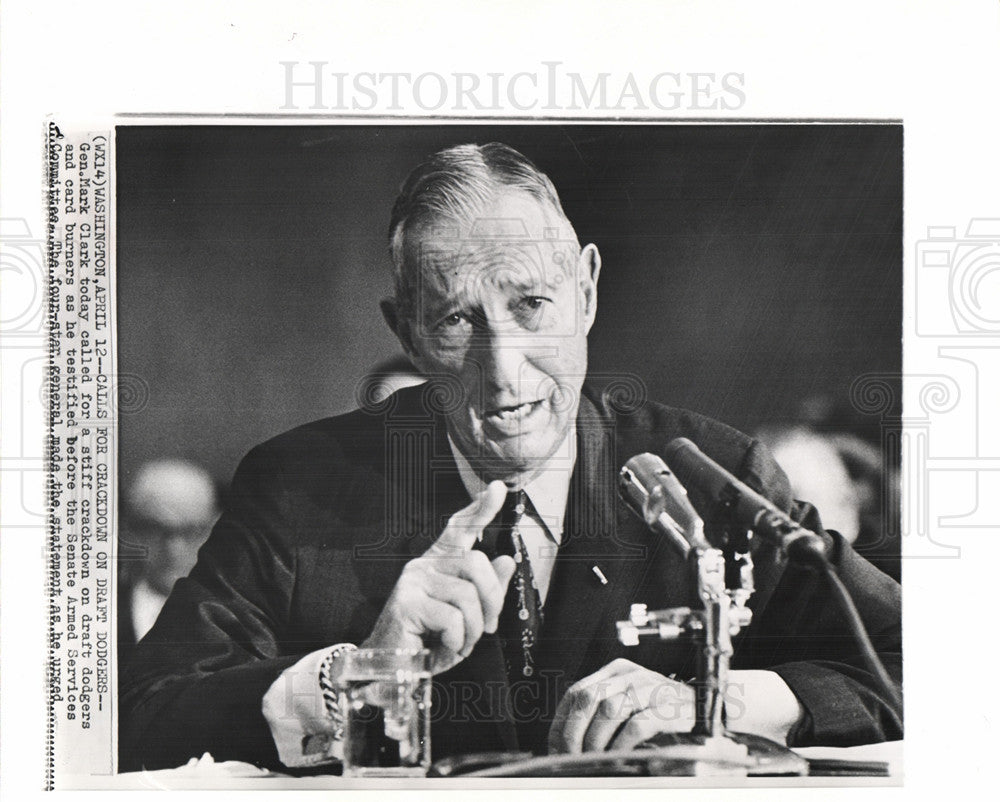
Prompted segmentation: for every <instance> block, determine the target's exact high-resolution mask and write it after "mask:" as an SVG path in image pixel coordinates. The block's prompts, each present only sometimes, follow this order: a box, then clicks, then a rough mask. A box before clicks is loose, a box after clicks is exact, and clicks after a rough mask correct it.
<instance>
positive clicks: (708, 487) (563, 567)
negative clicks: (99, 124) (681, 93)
mask: <svg viewBox="0 0 1000 802" xmlns="http://www.w3.org/2000/svg"><path fill="white" fill-rule="evenodd" d="M902 145H903V128H902V126H900V125H898V124H825V125H815V124H814V125H805V124H799V125H796V124H764V123H758V124H745V125H669V124H665V125H664V124H660V125H651V124H642V125H622V124H604V125H577V124H555V123H546V124H508V125H496V124H489V125H468V124H465V125H459V124H452V125H440V124H434V125H428V124H423V125H420V124H417V125H415V124H366V125H325V126H311V127H306V126H263V125H253V126H226V125H205V126H188V125H161V126H155V125H153V126H149V125H144V126H128V125H123V126H119V127H118V128H117V134H116V154H117V158H116V170H117V194H116V204H117V231H116V236H117V248H118V251H117V254H118V264H117V270H118V272H117V287H116V292H117V303H118V318H117V320H118V328H117V333H118V354H119V371H120V377H121V380H122V381H123V382H124V381H126V380H127V381H128V382H129V383H130V384H131V385H133V386H136V387H141V392H138V393H136V395H137V396H138V398H139V401H138V402H137V403H134V404H133V405H132V406H131V407H129V408H126V406H125V405H124V402H121V404H120V406H119V416H120V417H119V421H120V424H119V425H120V439H119V444H120V450H119V467H120V471H119V477H120V492H121V496H120V497H121V501H122V512H121V515H122V519H121V527H120V536H119V544H118V548H119V560H118V566H119V568H118V570H119V576H118V583H119V584H118V594H117V604H118V610H117V612H118V628H117V631H118V642H117V656H118V672H119V681H118V691H119V694H118V702H119V704H118V717H119V718H118V760H119V764H118V765H119V771H121V772H134V771H140V770H145V771H150V770H162V769H176V768H178V767H181V766H184V765H185V764H187V763H188V761H189V760H190V759H192V758H199V757H200V756H202V755H204V754H206V753H207V754H209V755H211V757H212V759H213V760H214V761H237V762H241V763H246V764H252V766H253V767H257V768H261V769H266V770H268V771H270V772H276V773H279V774H284V775H290V776H297V775H299V774H302V773H307V774H309V775H316V774H335V775H340V774H341V773H343V774H344V775H346V776H349V777H358V778H371V777H410V778H412V777H424V776H427V775H429V776H432V777H434V776H437V777H442V776H456V777H457V776H464V775H471V776H474V777H478V776H501V777H503V776H506V777H519V776H520V777H559V776H570V777H580V776H583V777H588V776H590V777H601V776H648V775H678V776H690V775H699V776H700V775H703V774H705V773H709V774H716V775H723V776H735V777H739V776H741V775H742V776H746V775H747V774H750V775H772V776H774V775H777V776H781V775H792V776H796V775H808V774H810V773H811V774H813V775H816V774H820V775H822V774H823V773H824V771H825V772H826V773H827V774H837V773H844V772H847V771H852V772H854V773H858V774H864V773H865V770H866V767H867V770H868V772H869V773H871V774H873V775H875V776H878V775H880V774H881V775H884V774H886V773H887V770H886V763H884V762H881V763H880V762H879V759H882V758H883V756H884V755H885V754H886V752H885V742H898V741H899V740H900V739H901V738H902V737H903V719H902V708H901V698H902V697H901V687H900V682H901V676H902V675H901V671H902V663H901V659H902V655H901V652H902V648H901V633H900V613H901V610H900V607H901V597H900V586H899V584H898V582H899V578H900V565H899V562H900V561H899V506H898V504H899V502H898V499H899V494H898V471H899V457H898V453H896V452H895V451H894V450H893V449H892V448H891V444H892V440H891V438H889V437H887V436H886V435H887V431H886V427H887V425H888V424H887V423H886V421H887V420H888V419H889V417H891V416H889V417H887V416H886V415H884V414H883V415H881V416H879V415H872V414H871V410H870V409H869V408H868V407H866V405H865V394H866V393H867V392H869V391H870V389H871V387H870V386H869V385H872V383H873V382H875V381H876V380H878V381H881V382H889V383H890V384H891V383H895V385H897V386H898V382H899V380H900V371H901V359H902V348H901V328H902V272H901V258H902V257H901V224H902V170H903V161H902ZM886 377H888V378H886ZM898 396H899V393H898V390H897V392H896V397H898ZM895 412H896V415H897V416H898V414H899V413H898V411H895ZM831 575H833V576H834V577H839V581H838V580H836V579H831V578H830V576H831ZM832 583H836V586H835V585H834V584H832ZM845 591H846V596H847V597H848V598H850V599H853V607H854V608H856V609H855V611H853V612H850V613H849V612H847V611H846V610H845V607H844V601H843V598H842V597H843V595H845ZM397 663H398V664H397ZM864 745H881V746H876V747H874V751H872V747H869V750H868V751H867V752H866V751H865V749H864V748H863V746H864ZM810 747H838V748H840V749H841V750H842V755H841V757H842V760H841V762H840V764H839V765H838V764H837V762H836V761H834V760H831V758H830V757H829V754H828V753H827V752H823V753H822V758H820V759H814V760H813V763H812V765H810V762H809V758H808V755H809V754H810V752H809V748H810ZM855 747H856V748H855ZM797 748H798V749H804V751H803V752H802V753H799V752H796V751H794V750H795V749H797ZM872 756H874V758H875V760H873V759H872ZM866 758H868V759H867V760H866Z"/></svg>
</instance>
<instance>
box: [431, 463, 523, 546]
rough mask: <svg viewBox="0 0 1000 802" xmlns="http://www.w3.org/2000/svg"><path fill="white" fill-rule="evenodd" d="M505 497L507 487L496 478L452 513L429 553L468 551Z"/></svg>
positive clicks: (498, 510) (493, 516) (498, 509)
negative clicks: (466, 504)
mask: <svg viewBox="0 0 1000 802" xmlns="http://www.w3.org/2000/svg"><path fill="white" fill-rule="evenodd" d="M506 496H507V486H506V485H505V484H504V483H503V482H501V481H499V480H497V481H493V482H490V483H489V485H487V487H486V489H485V490H484V491H483V492H482V493H479V494H478V495H477V496H476V497H475V498H474V499H473V500H472V503H471V504H469V506H467V507H464V508H462V509H461V510H459V511H458V512H456V513H455V514H454V515H453V516H452V517H451V520H450V521H449V522H448V525H447V526H446V527H445V528H444V532H442V533H441V537H439V538H438V539H437V540H436V541H435V542H434V544H433V545H432V546H431V547H430V549H428V553H429V554H448V553H451V554H454V553H455V552H456V551H468V550H469V549H471V548H472V546H473V544H474V543H475V542H476V541H477V540H478V539H479V538H480V537H481V536H482V532H483V529H484V528H485V527H486V526H487V524H489V522H490V521H492V520H493V519H494V518H495V517H496V515H497V513H498V512H500V508H501V507H502V506H503V502H504V499H505V498H506Z"/></svg>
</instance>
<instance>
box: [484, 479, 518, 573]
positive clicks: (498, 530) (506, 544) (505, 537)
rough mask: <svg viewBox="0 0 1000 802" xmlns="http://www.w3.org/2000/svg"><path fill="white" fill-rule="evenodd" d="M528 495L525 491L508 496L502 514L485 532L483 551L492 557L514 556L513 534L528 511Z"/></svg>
mask: <svg viewBox="0 0 1000 802" xmlns="http://www.w3.org/2000/svg"><path fill="white" fill-rule="evenodd" d="M527 506H528V495H527V494H526V493H525V492H524V491H523V490H514V491H511V492H509V493H508V494H507V497H506V498H505V499H504V502H503V506H502V507H501V508H500V512H498V513H497V514H496V516H495V517H494V518H493V520H492V521H491V522H490V523H489V524H488V525H487V527H486V529H484V530H483V550H484V551H485V552H486V553H487V554H489V555H491V556H499V555H501V554H506V555H508V556H510V557H513V556H514V552H515V548H514V540H513V532H514V529H515V528H516V527H517V525H518V523H520V521H521V518H522V517H523V516H524V513H525V512H526V511H527Z"/></svg>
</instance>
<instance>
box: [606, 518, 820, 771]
mask: <svg viewBox="0 0 1000 802" xmlns="http://www.w3.org/2000/svg"><path fill="white" fill-rule="evenodd" d="M749 539H750V533H749V532H746V533H741V534H740V535H739V536H738V537H735V538H732V541H734V542H739V543H740V549H741V550H740V551H736V550H735V549H734V548H732V547H731V546H730V547H727V554H728V556H729V560H728V562H727V559H726V557H727V555H726V554H724V553H723V552H722V551H720V550H719V549H716V548H713V547H711V546H708V545H707V544H703V543H702V544H695V545H694V546H693V547H692V548H691V549H690V551H689V552H688V555H687V561H688V566H689V574H690V578H691V582H692V586H693V589H694V598H695V599H696V600H697V605H698V606H697V607H696V608H695V609H692V608H690V607H674V608H670V609H666V610H654V611H650V610H647V609H646V605H645V604H633V605H632V608H631V611H630V615H629V618H628V620H627V621H619V622H618V624H617V628H618V639H619V640H620V641H621V642H622V643H623V644H624V645H625V646H636V645H638V644H639V641H640V639H643V638H656V639H658V640H663V641H672V640H677V639H679V638H683V637H689V638H692V639H693V640H695V641H696V642H697V646H698V663H697V674H696V678H695V724H694V727H693V729H692V730H691V732H688V733H660V734H659V735H656V736H654V737H653V738H651V739H649V740H648V741H646V742H645V743H644V744H641V745H640V746H639V749H651V750H655V755H650V757H649V760H650V761H651V768H650V770H651V773H656V774H670V775H682V776H683V775H694V776H706V775H719V774H725V775H730V776H732V775H737V776H746V775H751V774H771V775H773V774H794V775H805V774H808V771H809V766H808V763H807V762H806V760H805V759H804V758H802V757H800V756H799V755H796V754H795V753H794V752H792V751H791V750H790V749H788V748H787V747H784V746H781V745H779V744H777V743H775V742H773V741H770V740H768V739H766V738H762V737H760V736H756V735H748V734H744V733H732V732H729V731H728V730H727V729H726V722H725V708H724V701H725V697H726V692H727V689H728V686H729V661H730V659H731V658H732V655H733V641H732V638H733V636H734V635H736V634H738V633H739V631H740V629H742V628H743V627H745V626H747V625H749V623H750V619H751V611H750V609H749V608H747V607H746V602H747V600H748V599H749V597H750V595H751V594H752V593H753V590H754V586H753V562H752V560H751V557H750V548H749Z"/></svg>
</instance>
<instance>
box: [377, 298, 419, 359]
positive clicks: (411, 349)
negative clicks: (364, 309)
mask: <svg viewBox="0 0 1000 802" xmlns="http://www.w3.org/2000/svg"><path fill="white" fill-rule="evenodd" d="M379 306H380V307H381V308H382V317H384V318H385V322H386V324H387V325H388V326H389V328H390V329H392V333H393V334H395V335H396V339H397V340H399V344H400V345H401V346H403V351H405V352H406V355H407V356H408V357H410V358H411V359H412V358H413V357H415V356H417V349H416V347H415V346H414V344H413V334H412V332H411V331H410V323H409V321H408V320H407V319H406V317H405V316H404V315H402V314H400V311H399V306H398V305H397V304H396V302H395V300H393V299H392V298H383V299H382V302H381V303H380V304H379Z"/></svg>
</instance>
